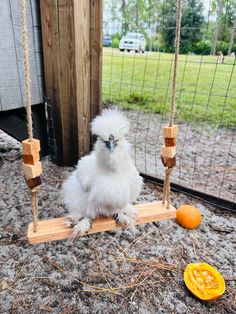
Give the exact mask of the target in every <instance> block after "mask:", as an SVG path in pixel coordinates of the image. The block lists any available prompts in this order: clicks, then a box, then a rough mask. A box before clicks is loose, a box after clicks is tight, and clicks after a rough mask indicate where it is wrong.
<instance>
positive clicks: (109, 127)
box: [91, 109, 129, 140]
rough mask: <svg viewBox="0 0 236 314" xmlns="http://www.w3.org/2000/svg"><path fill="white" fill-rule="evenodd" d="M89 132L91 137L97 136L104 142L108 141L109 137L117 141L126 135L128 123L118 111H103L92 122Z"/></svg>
mask: <svg viewBox="0 0 236 314" xmlns="http://www.w3.org/2000/svg"><path fill="white" fill-rule="evenodd" d="M91 130H92V134H93V135H98V136H100V137H102V138H103V139H104V140H106V139H108V138H109V136H110V135H113V136H114V137H115V138H117V139H119V138H120V137H122V136H124V135H126V134H127V133H128V131H129V121H128V119H127V118H126V116H125V115H124V114H123V113H122V112H120V111H118V110H111V109H104V110H103V111H102V114H101V115H100V116H97V117H96V118H95V119H94V120H93V121H92V124H91Z"/></svg>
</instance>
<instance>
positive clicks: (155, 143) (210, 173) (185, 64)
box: [102, 0, 236, 203]
mask: <svg viewBox="0 0 236 314" xmlns="http://www.w3.org/2000/svg"><path fill="white" fill-rule="evenodd" d="M144 2H145V1H140V0H137V1H131V3H134V8H136V14H137V15H138V18H137V21H136V24H135V25H134V24H132V25H131V22H130V28H129V26H128V27H127V25H126V24H127V23H126V21H124V19H125V18H126V19H128V18H127V17H125V14H124V13H125V8H126V7H125V5H126V6H127V10H128V5H129V2H127V1H111V0H110V1H109V0H107V1H105V3H104V24H103V33H104V38H105V37H106V39H107V40H108V41H109V39H110V40H111V41H110V43H109V42H108V44H106V42H104V45H107V46H108V47H104V49H103V82H102V83H103V102H104V105H106V106H111V105H112V106H119V107H120V108H121V109H122V110H124V112H125V113H126V114H127V116H128V117H129V120H130V122H131V132H130V134H129V139H130V141H131V143H132V144H133V148H134V159H135V163H136V165H137V168H138V170H139V171H140V172H142V173H144V174H148V175H151V176H152V177H155V178H163V175H164V168H163V166H162V163H161V158H160V152H161V147H162V146H163V131H162V130H163V126H164V125H166V123H167V121H168V117H169V110H170V99H171V87H172V74H173V60H174V53H173V52H174V44H173V43H172V45H171V46H168V45H167V44H166V43H165V42H164V39H163V38H164V36H166V34H164V33H165V32H168V31H169V30H173V31H174V29H175V27H174V26H173V19H170V24H169V25H168V21H165V19H167V20H168V14H169V13H168V12H167V11H168V10H167V8H168V7H169V6H170V5H171V4H173V1H172V0H168V1H156V2H157V3H158V4H159V6H156V7H151V4H152V3H153V2H152V1H150V0H149V1H146V4H147V3H148V5H149V6H148V7H146V10H145V12H146V15H147V12H148V17H149V20H146V22H142V20H141V17H142V14H144V13H143V12H141V10H143V8H140V7H139V6H141V5H142V4H143V3H144ZM175 2H176V1H175ZM200 2H201V1H200V0H199V1H187V4H186V6H185V10H187V13H188V14H189V16H191V19H190V21H188V25H187V26H186V25H183V28H182V30H181V39H182V40H181V42H180V51H181V54H180V57H179V69H178V78H177V93H176V114H175V122H176V123H178V124H179V129H180V132H179V135H178V140H177V165H176V168H175V171H174V172H173V174H172V181H173V182H174V183H177V184H179V185H181V186H186V187H190V188H192V189H194V190H196V191H201V192H204V193H207V194H210V195H213V196H216V197H218V198H223V199H226V200H228V201H230V202H233V203H235V201H236V145H235V133H236V128H235V126H236V111H235V110H236V67H235V65H236V59H235V53H234V45H236V44H235V35H234V37H233V39H234V41H233V44H232V49H231V51H228V50H227V49H228V48H229V42H230V39H232V32H233V31H234V27H236V26H234V24H232V23H231V24H230V23H229V20H230V19H231V20H232V21H234V19H233V18H232V10H231V8H230V5H229V1H225V2H224V7H223V8H219V7H218V8H217V7H214V6H216V4H214V2H211V1H209V2H207V1H205V2H204V4H203V5H202V6H201V8H202V10H203V11H202V22H201V27H195V24H196V23H195V18H196V14H197V12H195V13H194V10H195V9H196V3H200ZM217 3H218V2H217ZM155 9H156V10H157V11H155ZM158 10H159V11H158ZM214 10H215V11H214ZM158 12H159V13H158ZM187 13H184V12H183V16H185V15H186V16H188V15H187ZM111 14H112V16H111ZM184 14H185V15H184ZM194 14H195V15H194ZM234 14H235V15H236V12H235V11H234ZM134 16H135V15H134ZM155 17H156V19H157V20H158V21H159V22H158V23H157V25H156V24H155V22H154V21H155ZM235 19H236V18H235ZM185 21H186V18H185ZM128 24H129V23H128ZM174 24H175V21H174ZM124 25H126V29H124ZM154 29H155V34H153V33H154ZM216 30H217V33H218V34H217V36H216ZM127 31H128V32H129V31H132V32H133V33H135V34H139V33H140V34H144V35H145V37H146V47H145V52H144V53H142V52H143V51H142V49H140V47H139V48H138V49H136V48H135V46H132V45H131V46H126V47H125V46H122V47H121V46H120V48H121V49H119V43H120V42H121V41H122V36H124V35H126V34H127ZM194 32H200V33H201V36H200V37H199V38H200V39H199V41H198V42H196V38H195V37H194V36H189V38H187V37H188V36H187V33H189V34H194ZM214 37H216V39H217V40H216V41H215V51H213V52H212V46H214V43H213V41H214ZM137 38H138V35H137ZM150 38H151V39H150ZM117 39H118V40H117ZM150 42H151V43H150ZM226 43H228V44H227V47H226ZM181 45H182V50H181ZM199 46H201V49H199V50H198V51H197V52H193V51H196V47H199ZM127 47H128V48H127ZM194 47H195V48H194ZM235 47H236V46H235ZM124 48H125V49H124ZM147 48H148V49H149V51H147ZM206 48H207V49H208V50H207V49H206ZM194 49H195V50H194ZM135 50H137V51H138V52H135ZM201 50H202V51H201ZM210 53H211V54H210ZM226 53H227V54H228V56H226V55H225V54H226Z"/></svg>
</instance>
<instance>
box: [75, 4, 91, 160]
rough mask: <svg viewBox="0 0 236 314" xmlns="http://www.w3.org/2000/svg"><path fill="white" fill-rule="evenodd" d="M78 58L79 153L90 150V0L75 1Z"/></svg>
mask: <svg viewBox="0 0 236 314" xmlns="http://www.w3.org/2000/svg"><path fill="white" fill-rule="evenodd" d="M73 4H74V12H73V14H74V36H75V38H76V39H77V40H75V46H74V49H75V58H76V61H77V62H76V68H75V69H76V74H75V75H76V80H77V86H76V88H77V89H76V97H77V102H78V110H77V123H78V144H79V147H78V155H77V158H78V157H79V158H80V157H82V156H84V155H86V154H87V153H88V152H89V150H90V129H89V123H90V1H87V0H81V1H73Z"/></svg>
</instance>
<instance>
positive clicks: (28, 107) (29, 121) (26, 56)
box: [22, 0, 33, 142]
mask: <svg viewBox="0 0 236 314" xmlns="http://www.w3.org/2000/svg"><path fill="white" fill-rule="evenodd" d="M22 37H23V50H24V78H25V95H26V113H27V129H28V136H29V141H30V142H31V141H32V139H33V121H32V112H31V92H30V69H29V48H28V47H29V45H28V33H27V25H26V0H22Z"/></svg>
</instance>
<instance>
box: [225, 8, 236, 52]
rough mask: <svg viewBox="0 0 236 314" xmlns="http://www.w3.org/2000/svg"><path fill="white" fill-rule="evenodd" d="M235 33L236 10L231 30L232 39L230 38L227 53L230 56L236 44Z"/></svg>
mask: <svg viewBox="0 0 236 314" xmlns="http://www.w3.org/2000/svg"><path fill="white" fill-rule="evenodd" d="M235 33H236V12H235V16H234V20H233V25H232V29H231V32H230V39H229V46H228V53H227V54H228V56H229V55H230V54H231V52H232V48H233V45H234V37H235Z"/></svg>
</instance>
